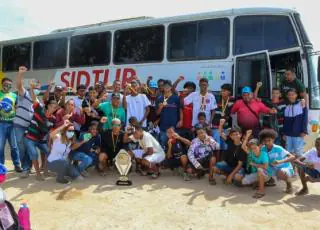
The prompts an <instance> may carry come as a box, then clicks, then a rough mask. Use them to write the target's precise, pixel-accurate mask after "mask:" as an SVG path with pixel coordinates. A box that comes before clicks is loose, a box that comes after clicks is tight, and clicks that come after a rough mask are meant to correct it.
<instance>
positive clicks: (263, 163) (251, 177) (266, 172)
mask: <svg viewBox="0 0 320 230" xmlns="http://www.w3.org/2000/svg"><path fill="white" fill-rule="evenodd" d="M251 135H252V130H248V131H247V132H246V136H245V138H244V141H243V143H242V149H243V150H244V151H245V152H246V153H247V154H248V161H247V163H248V165H247V170H248V171H249V172H250V174H247V175H245V176H244V177H243V179H242V184H243V185H251V184H253V183H255V182H256V181H258V185H259V187H258V191H257V192H256V193H255V194H254V195H253V196H252V197H253V198H256V199H259V198H262V197H264V196H265V191H264V183H265V182H267V181H268V180H270V178H271V176H272V171H271V168H270V166H269V157H268V154H267V153H266V152H263V151H260V146H259V140H258V139H251V140H250V141H249V142H248V140H249V137H250V136H251Z"/></svg>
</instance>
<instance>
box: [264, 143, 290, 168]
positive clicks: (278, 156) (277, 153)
mask: <svg viewBox="0 0 320 230" xmlns="http://www.w3.org/2000/svg"><path fill="white" fill-rule="evenodd" d="M261 152H264V153H265V154H267V155H268V156H269V162H270V164H271V163H272V162H274V161H281V160H284V159H285V158H286V157H287V155H288V154H289V152H288V151H287V150H285V149H284V148H282V147H281V146H279V145H273V147H272V149H271V150H270V151H268V149H267V147H266V146H263V147H262V148H261ZM271 167H272V168H273V169H274V170H278V169H282V168H292V165H291V163H289V162H285V163H282V164H279V165H276V166H271Z"/></svg>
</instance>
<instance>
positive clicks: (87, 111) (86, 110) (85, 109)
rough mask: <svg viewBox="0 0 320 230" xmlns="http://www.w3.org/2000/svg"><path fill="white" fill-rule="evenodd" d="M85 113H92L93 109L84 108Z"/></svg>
mask: <svg viewBox="0 0 320 230" xmlns="http://www.w3.org/2000/svg"><path fill="white" fill-rule="evenodd" d="M83 111H84V112H86V113H90V111H91V109H90V107H86V108H83Z"/></svg>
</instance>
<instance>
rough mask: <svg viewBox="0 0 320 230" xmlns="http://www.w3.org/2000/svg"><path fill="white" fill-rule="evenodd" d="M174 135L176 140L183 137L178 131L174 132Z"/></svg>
mask: <svg viewBox="0 0 320 230" xmlns="http://www.w3.org/2000/svg"><path fill="white" fill-rule="evenodd" d="M172 137H173V138H175V139H176V140H179V139H180V138H181V137H180V135H179V134H177V133H174V134H173V135H172Z"/></svg>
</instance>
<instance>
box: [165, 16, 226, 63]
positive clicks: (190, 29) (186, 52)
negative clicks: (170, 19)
mask: <svg viewBox="0 0 320 230" xmlns="http://www.w3.org/2000/svg"><path fill="white" fill-rule="evenodd" d="M229 34H230V22H229V19H227V18H219V19H210V20H202V21H196V22H188V23H177V24H172V25H170V27H169V39H168V40H169V46H168V59H169V60H171V61H181V60H201V59H223V58H226V57H228V55H229V41H230V39H229V37H230V35H229Z"/></svg>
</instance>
